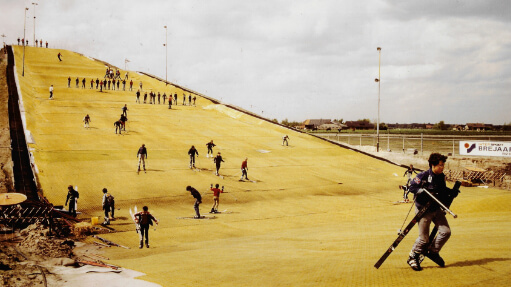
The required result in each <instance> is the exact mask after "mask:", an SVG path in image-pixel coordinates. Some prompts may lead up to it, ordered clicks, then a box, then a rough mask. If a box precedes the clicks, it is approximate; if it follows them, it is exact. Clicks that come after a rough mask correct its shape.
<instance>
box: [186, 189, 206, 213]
mask: <svg viewBox="0 0 511 287" xmlns="http://www.w3.org/2000/svg"><path fill="white" fill-rule="evenodd" d="M186 190H187V191H189V192H190V194H191V195H192V196H193V198H195V203H194V204H193V209H195V218H200V212H199V204H201V203H202V196H201V195H200V193H199V192H198V191H197V190H196V189H195V188H193V187H191V186H187V187H186Z"/></svg>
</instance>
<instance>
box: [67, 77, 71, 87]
mask: <svg viewBox="0 0 511 287" xmlns="http://www.w3.org/2000/svg"><path fill="white" fill-rule="evenodd" d="M67 87H68V88H71V77H69V78H67Z"/></svg>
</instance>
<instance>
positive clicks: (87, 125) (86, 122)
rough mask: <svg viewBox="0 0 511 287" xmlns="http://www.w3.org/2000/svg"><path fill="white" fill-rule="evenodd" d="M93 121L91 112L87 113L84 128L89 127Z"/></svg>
mask: <svg viewBox="0 0 511 287" xmlns="http://www.w3.org/2000/svg"><path fill="white" fill-rule="evenodd" d="M90 122H91V120H90V116H89V114H87V115H86V116H85V117H84V118H83V127H84V128H89V123H90Z"/></svg>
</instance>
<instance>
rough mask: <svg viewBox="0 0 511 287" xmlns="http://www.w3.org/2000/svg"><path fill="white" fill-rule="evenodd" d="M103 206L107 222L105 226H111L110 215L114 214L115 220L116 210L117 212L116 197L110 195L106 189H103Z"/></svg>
mask: <svg viewBox="0 0 511 287" xmlns="http://www.w3.org/2000/svg"><path fill="white" fill-rule="evenodd" d="M101 205H102V206H103V210H104V211H105V221H104V222H103V224H104V225H108V224H110V216H109V213H111V214H112V216H111V217H112V219H114V210H115V200H114V196H113V195H111V194H109V193H108V190H107V189H106V188H103V200H102V203H101Z"/></svg>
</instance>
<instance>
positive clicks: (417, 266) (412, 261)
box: [406, 250, 422, 271]
mask: <svg viewBox="0 0 511 287" xmlns="http://www.w3.org/2000/svg"><path fill="white" fill-rule="evenodd" d="M420 255H421V254H420V253H415V252H414V251H413V250H412V251H410V256H409V257H408V260H406V263H408V265H410V267H412V269H413V270H415V271H421V270H422V267H421V263H420V260H419V257H420Z"/></svg>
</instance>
